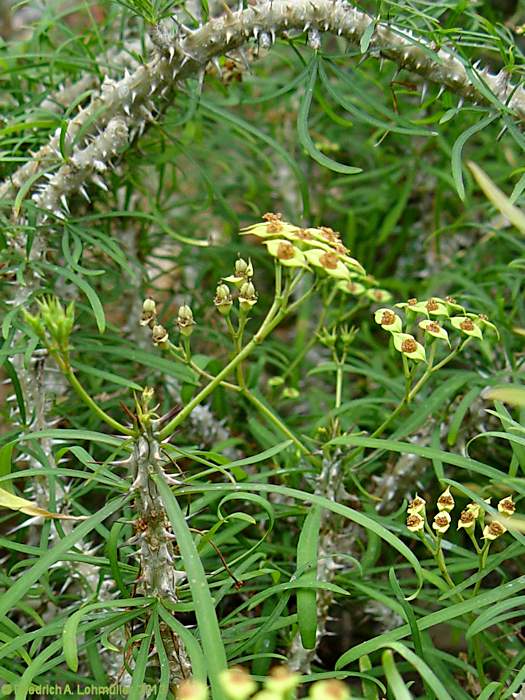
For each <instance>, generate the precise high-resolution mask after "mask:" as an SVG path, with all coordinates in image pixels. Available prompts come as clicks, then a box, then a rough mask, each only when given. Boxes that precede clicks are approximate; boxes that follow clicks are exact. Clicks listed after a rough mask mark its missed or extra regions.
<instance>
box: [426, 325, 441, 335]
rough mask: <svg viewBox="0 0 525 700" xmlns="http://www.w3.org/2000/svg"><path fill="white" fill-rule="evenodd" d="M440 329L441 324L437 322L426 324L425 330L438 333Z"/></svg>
mask: <svg viewBox="0 0 525 700" xmlns="http://www.w3.org/2000/svg"><path fill="white" fill-rule="evenodd" d="M440 330H441V326H440V325H439V323H429V324H428V326H427V331H430V332H431V333H439V331H440Z"/></svg>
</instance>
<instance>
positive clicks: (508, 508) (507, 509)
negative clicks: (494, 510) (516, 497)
mask: <svg viewBox="0 0 525 700" xmlns="http://www.w3.org/2000/svg"><path fill="white" fill-rule="evenodd" d="M498 510H499V511H500V513H504V514H505V515H506V516H507V517H510V516H511V515H514V512H515V511H516V504H515V503H514V501H513V500H512V498H510V497H509V498H504V499H503V500H502V501H500V502H499V503H498Z"/></svg>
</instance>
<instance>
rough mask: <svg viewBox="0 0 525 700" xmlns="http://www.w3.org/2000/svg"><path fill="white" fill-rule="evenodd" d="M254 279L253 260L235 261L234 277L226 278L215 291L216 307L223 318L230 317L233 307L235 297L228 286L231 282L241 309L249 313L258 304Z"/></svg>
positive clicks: (240, 259)
mask: <svg viewBox="0 0 525 700" xmlns="http://www.w3.org/2000/svg"><path fill="white" fill-rule="evenodd" d="M252 277H253V265H252V261H251V260H248V261H246V260H243V259H242V258H238V259H237V260H236V261H235V268H234V272H233V274H232V275H229V277H224V278H223V280H222V282H220V283H219V284H218V285H217V289H216V291H215V298H214V300H213V303H214V304H215V307H216V308H217V310H218V311H219V313H220V314H222V315H223V316H228V314H229V313H230V311H231V308H232V306H233V295H232V292H231V289H230V287H229V286H228V285H227V284H226V282H229V283H230V284H233V285H234V288H237V290H238V294H237V300H238V302H239V308H240V309H241V310H242V311H244V312H247V311H249V310H250V309H251V308H252V306H255V304H256V303H257V292H256V291H255V287H254V285H253V282H252Z"/></svg>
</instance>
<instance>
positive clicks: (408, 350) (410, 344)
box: [392, 333, 426, 362]
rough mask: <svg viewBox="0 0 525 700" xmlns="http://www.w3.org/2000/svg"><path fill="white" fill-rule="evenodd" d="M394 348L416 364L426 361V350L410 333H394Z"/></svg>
mask: <svg viewBox="0 0 525 700" xmlns="http://www.w3.org/2000/svg"><path fill="white" fill-rule="evenodd" d="M392 337H393V338H394V347H395V349H396V350H398V351H399V352H402V353H403V355H406V356H407V357H409V358H410V359H411V360H415V361H416V362H420V361H423V362H425V361H426V355H425V348H424V347H423V346H422V345H421V343H418V342H417V340H416V339H415V338H414V336H413V335H410V334H409V333H393V334H392Z"/></svg>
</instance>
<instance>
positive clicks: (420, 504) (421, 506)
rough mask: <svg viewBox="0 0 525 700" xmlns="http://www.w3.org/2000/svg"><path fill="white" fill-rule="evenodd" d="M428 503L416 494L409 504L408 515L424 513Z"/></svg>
mask: <svg viewBox="0 0 525 700" xmlns="http://www.w3.org/2000/svg"><path fill="white" fill-rule="evenodd" d="M426 503H427V502H426V501H425V499H424V498H421V496H418V495H417V494H416V496H415V498H414V499H413V500H412V501H410V503H409V504H408V508H407V513H422V512H423V511H424V510H425V505H426Z"/></svg>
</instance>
